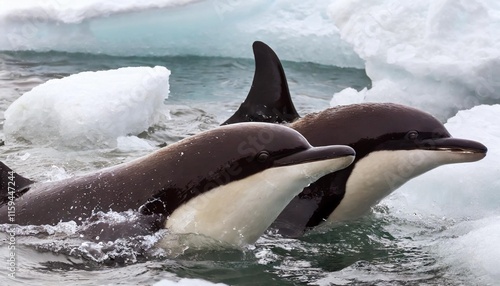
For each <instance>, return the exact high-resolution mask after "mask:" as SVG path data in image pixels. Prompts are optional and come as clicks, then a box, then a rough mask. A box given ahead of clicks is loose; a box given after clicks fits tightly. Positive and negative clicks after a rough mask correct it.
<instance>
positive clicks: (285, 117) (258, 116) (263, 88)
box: [222, 41, 300, 125]
mask: <svg viewBox="0 0 500 286" xmlns="http://www.w3.org/2000/svg"><path fill="white" fill-rule="evenodd" d="M253 53H254V57H255V74H254V77H253V82H252V87H251V89H250V92H249V93H248V95H247V98H246V99H245V101H244V102H243V103H242V104H241V106H240V108H239V109H238V110H237V111H236V112H235V113H234V114H233V116H231V117H230V118H229V119H228V120H226V121H225V122H224V123H222V125H226V124H232V123H238V122H249V121H253V122H270V123H283V122H292V121H294V120H296V119H297V118H299V117H300V116H299V114H298V113H297V111H296V110H295V106H294V105H293V102H292V99H291V97H290V91H289V90H288V83H287V80H286V76H285V71H284V70H283V66H282V65H281V62H280V60H279V58H278V56H277V55H276V54H275V53H274V51H273V50H272V49H271V48H270V47H269V46H268V45H266V44H264V43H263V42H259V41H256V42H254V43H253Z"/></svg>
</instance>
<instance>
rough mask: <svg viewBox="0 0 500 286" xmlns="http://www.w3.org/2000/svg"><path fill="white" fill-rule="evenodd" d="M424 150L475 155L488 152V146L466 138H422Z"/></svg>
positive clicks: (484, 154)
mask: <svg viewBox="0 0 500 286" xmlns="http://www.w3.org/2000/svg"><path fill="white" fill-rule="evenodd" d="M422 143H423V144H424V147H423V148H422V149H424V150H435V151H445V152H452V153H461V154H475V155H481V154H482V155H483V157H484V156H486V152H488V148H486V146H484V145H483V144H481V143H479V142H476V141H472V140H466V139H458V138H451V137H450V138H440V139H433V140H424V141H422Z"/></svg>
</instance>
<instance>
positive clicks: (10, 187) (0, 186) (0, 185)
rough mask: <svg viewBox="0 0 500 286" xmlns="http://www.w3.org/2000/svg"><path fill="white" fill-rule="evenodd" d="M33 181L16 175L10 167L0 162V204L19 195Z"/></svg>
mask: <svg viewBox="0 0 500 286" xmlns="http://www.w3.org/2000/svg"><path fill="white" fill-rule="evenodd" d="M33 183H34V182H33V181H32V180H30V179H27V178H25V177H23V176H21V175H18V174H17V173H16V172H14V171H13V170H12V169H11V168H9V167H7V165H5V164H4V163H2V162H0V205H3V204H6V203H7V202H8V201H9V200H12V199H13V198H17V197H19V196H21V195H22V194H23V193H24V192H26V190H27V187H28V186H29V185H31V184H33Z"/></svg>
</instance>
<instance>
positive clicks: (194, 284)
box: [153, 278, 226, 286]
mask: <svg viewBox="0 0 500 286" xmlns="http://www.w3.org/2000/svg"><path fill="white" fill-rule="evenodd" d="M213 285H219V286H224V285H226V284H222V283H217V284H215V283H212V282H208V281H205V280H201V279H190V278H182V279H180V280H178V281H172V280H161V281H159V282H156V283H155V284H153V286H213Z"/></svg>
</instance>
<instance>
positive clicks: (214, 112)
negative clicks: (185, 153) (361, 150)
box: [0, 52, 478, 285]
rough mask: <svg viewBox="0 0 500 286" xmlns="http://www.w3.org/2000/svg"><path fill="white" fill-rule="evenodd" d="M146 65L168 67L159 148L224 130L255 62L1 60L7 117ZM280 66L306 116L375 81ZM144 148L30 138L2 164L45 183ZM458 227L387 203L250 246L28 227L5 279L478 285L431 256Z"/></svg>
mask: <svg viewBox="0 0 500 286" xmlns="http://www.w3.org/2000/svg"><path fill="white" fill-rule="evenodd" d="M144 65H146V66H155V65H163V66H166V67H167V68H169V69H170V70H171V71H172V75H171V77H170V89H171V92H170V97H169V98H168V100H166V102H165V104H166V105H167V106H168V107H169V109H170V113H171V119H170V120H168V121H166V122H163V123H162V128H156V129H154V130H153V131H149V132H145V133H144V134H141V136H142V137H145V138H148V139H150V140H152V141H153V142H156V143H158V144H162V143H165V142H166V143H171V142H175V141H177V140H179V139H181V138H184V137H187V136H188V135H190V134H194V133H197V132H200V131H202V130H206V129H210V128H214V127H216V126H218V125H219V124H220V122H222V121H224V120H225V119H226V118H227V117H228V116H229V115H230V114H231V113H232V111H234V110H235V109H236V108H237V106H238V105H239V103H240V102H241V101H242V100H243V99H244V97H245V96H246V93H247V91H248V89H249V88H250V85H251V81H252V76H253V61H252V60H247V59H232V58H208V57H109V56H105V55H87V54H69V53H53V52H52V53H33V52H21V53H14V52H8V53H0V66H1V74H0V111H1V112H0V121H2V120H3V111H5V110H6V108H7V107H8V106H9V104H10V103H12V102H13V101H14V100H15V99H16V98H18V97H19V96H20V95H22V94H23V93H24V92H26V91H28V90H30V89H31V88H33V87H34V86H36V85H39V84H41V83H43V82H45V81H47V80H49V79H53V78H61V77H64V76H67V75H70V74H74V73H77V72H81V71H88V70H101V69H114V68H119V67H124V66H144ZM283 65H284V68H285V70H286V73H287V76H288V81H289V86H290V90H291V92H292V96H293V98H294V101H295V102H296V106H297V109H298V111H299V113H300V114H305V113H308V112H313V111H318V110H322V109H324V108H326V107H328V106H329V101H330V99H331V97H332V95H333V94H334V93H335V92H338V91H340V90H342V89H344V88H346V87H353V88H356V89H362V88H364V87H367V86H370V80H369V79H368V78H367V77H366V75H365V73H364V70H359V69H342V68H337V67H333V66H322V65H318V64H311V63H292V62H284V63H283ZM2 129H3V128H2ZM2 129H0V138H3V131H1V130H2ZM145 152H146V151H136V152H134V151H130V152H121V151H117V150H114V149H109V150H107V149H101V150H85V151H82V150H70V151H68V150H66V151H60V150H54V149H52V148H50V147H49V146H31V145H26V144H24V143H22V142H20V143H15V144H7V145H4V146H0V158H1V160H2V161H4V162H5V163H6V164H7V165H10V166H11V167H13V168H14V169H15V170H16V171H18V172H19V173H21V174H24V175H27V176H29V177H31V178H34V179H37V180H47V179H54V178H57V177H58V175H68V174H69V175H74V174H79V173H83V172H87V171H91V170H97V169H100V168H102V167H105V166H110V165H114V164H117V163H120V162H124V161H127V160H130V159H132V158H135V157H139V156H141V155H144V154H145ZM28 159H29V160H28ZM28 162H29V163H28ZM187 171H188V170H187ZM453 223H454V222H453V221H447V220H442V219H436V220H435V221H419V220H405V219H401V218H398V217H397V214H393V213H391V212H390V211H389V210H388V208H386V207H384V206H383V205H382V206H378V207H377V208H375V210H374V212H373V213H372V214H370V215H368V216H367V217H364V218H362V219H360V220H357V221H353V222H351V223H348V224H343V225H338V226H336V227H335V228H332V229H328V230H325V231H321V230H318V231H316V232H315V233H311V234H309V235H307V236H305V237H303V238H301V239H284V238H281V237H279V236H277V235H275V234H273V233H268V234H266V235H265V236H264V237H262V238H261V239H260V240H259V241H258V242H257V243H256V245H254V246H249V247H246V248H244V249H233V248H230V247H227V246H225V245H221V244H218V243H217V242H213V241H210V240H208V239H206V238H200V237H195V236H190V235H183V236H173V235H169V234H168V233H166V232H165V233H160V234H158V235H164V236H168V237H169V238H170V239H169V241H170V242H169V243H168V244H167V245H163V247H162V248H160V247H157V246H153V245H151V244H150V242H151V241H154V240H155V238H156V237H154V236H153V237H135V238H124V240H121V241H115V242H111V243H106V242H101V243H99V242H89V241H83V240H81V239H80V238H79V237H78V236H77V235H75V232H74V226H72V225H59V226H58V227H57V228H55V229H47V228H27V229H23V230H22V233H19V234H18V236H17V242H16V243H17V244H16V246H17V250H16V255H17V260H18V264H17V268H18V271H17V273H16V274H17V278H16V280H15V281H14V280H5V279H4V280H3V281H2V283H1V284H2V285H68V284H75V285H152V284H153V283H154V282H156V281H159V280H162V279H169V280H170V279H174V278H173V277H186V278H201V279H205V280H208V281H212V282H223V283H227V284H231V285H457V284H462V283H464V284H467V285H473V284H475V283H478V282H477V281H476V280H475V277H474V274H473V273H468V272H466V271H460V269H459V268H454V267H452V266H450V265H449V264H447V263H446V262H445V261H444V260H443V259H442V257H440V256H439V255H437V254H436V251H435V248H436V244H438V243H439V242H440V241H444V240H445V239H446V236H447V234H446V232H445V230H446V229H447V228H448V227H449V226H451V225H453ZM2 230H3V232H2V233H1V235H2V236H1V241H2V245H1V246H0V253H1V256H0V257H1V259H0V260H1V261H6V259H7V255H8V251H7V247H8V246H7V239H8V234H7V233H5V230H6V229H5V227H4V228H3V229H2ZM5 264H6V263H5ZM0 275H1V276H7V275H8V270H7V267H1V266H0Z"/></svg>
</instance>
